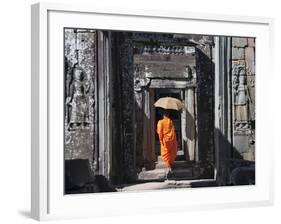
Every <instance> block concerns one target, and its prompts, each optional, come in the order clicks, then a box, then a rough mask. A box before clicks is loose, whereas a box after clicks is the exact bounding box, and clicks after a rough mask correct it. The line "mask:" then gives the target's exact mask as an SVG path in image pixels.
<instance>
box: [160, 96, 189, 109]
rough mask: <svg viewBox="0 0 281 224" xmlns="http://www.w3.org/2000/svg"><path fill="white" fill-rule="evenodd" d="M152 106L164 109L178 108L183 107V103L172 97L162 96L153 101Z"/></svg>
mask: <svg viewBox="0 0 281 224" xmlns="http://www.w3.org/2000/svg"><path fill="white" fill-rule="evenodd" d="M154 106H155V107H161V108H164V109H171V110H180V109H182V108H183V103H182V102H181V101H180V100H179V99H177V98H174V97H162V98H160V99H158V100H157V101H156V102H155V103H154Z"/></svg>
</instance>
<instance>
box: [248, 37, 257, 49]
mask: <svg viewBox="0 0 281 224" xmlns="http://www.w3.org/2000/svg"><path fill="white" fill-rule="evenodd" d="M255 44H256V38H253V37H251V38H248V47H255Z"/></svg>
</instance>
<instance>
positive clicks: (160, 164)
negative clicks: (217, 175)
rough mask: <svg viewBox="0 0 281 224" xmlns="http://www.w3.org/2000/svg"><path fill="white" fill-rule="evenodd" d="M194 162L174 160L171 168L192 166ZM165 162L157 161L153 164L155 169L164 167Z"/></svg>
mask: <svg viewBox="0 0 281 224" xmlns="http://www.w3.org/2000/svg"><path fill="white" fill-rule="evenodd" d="M193 166H194V162H189V161H175V162H174V164H173V169H183V168H189V167H193ZM166 167H167V166H166V164H165V162H164V161H159V162H157V163H156V165H155V169H164V168H166Z"/></svg>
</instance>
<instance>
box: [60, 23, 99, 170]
mask: <svg viewBox="0 0 281 224" xmlns="http://www.w3.org/2000/svg"><path fill="white" fill-rule="evenodd" d="M64 43H65V45H64V46H65V48H64V59H65V71H64V80H65V82H64V84H65V86H64V87H65V101H64V102H65V114H64V117H65V121H64V130H65V139H64V143H65V144H64V155H65V159H66V160H70V159H89V160H90V162H91V165H93V163H92V162H93V158H94V153H95V148H96V31H95V30H85V29H72V28H67V29H65V30H64Z"/></svg>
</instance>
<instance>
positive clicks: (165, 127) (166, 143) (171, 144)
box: [157, 116, 177, 167]
mask: <svg viewBox="0 0 281 224" xmlns="http://www.w3.org/2000/svg"><path fill="white" fill-rule="evenodd" d="M157 133H158V135H159V141H160V145H161V157H162V159H163V160H164V162H165V163H166V165H167V166H168V167H171V166H172V164H173V162H174V160H175V158H176V156H177V138H176V132H175V129H174V124H173V121H172V120H171V119H170V118H168V117H166V116H164V118H163V119H162V120H159V121H158V124H157Z"/></svg>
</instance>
